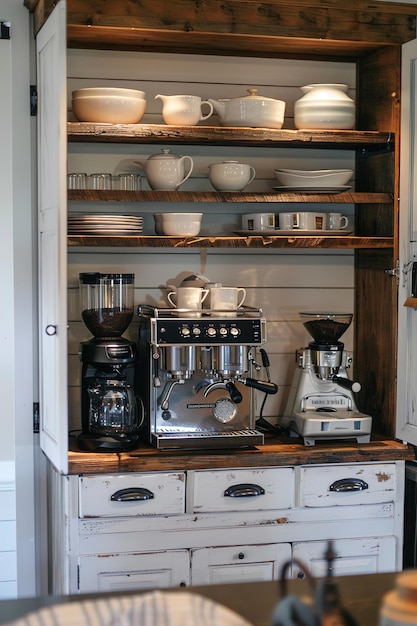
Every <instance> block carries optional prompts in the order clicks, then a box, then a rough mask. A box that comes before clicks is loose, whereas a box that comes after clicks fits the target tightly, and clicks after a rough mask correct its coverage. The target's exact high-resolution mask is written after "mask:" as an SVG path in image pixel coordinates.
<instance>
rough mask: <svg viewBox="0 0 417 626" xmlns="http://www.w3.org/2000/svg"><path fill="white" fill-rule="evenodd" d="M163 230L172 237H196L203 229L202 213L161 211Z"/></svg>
mask: <svg viewBox="0 0 417 626" xmlns="http://www.w3.org/2000/svg"><path fill="white" fill-rule="evenodd" d="M161 216H162V224H161V226H162V231H163V233H164V235H169V236H171V237H195V236H196V235H198V233H199V232H200V229H201V220H202V217H203V214H202V213H161Z"/></svg>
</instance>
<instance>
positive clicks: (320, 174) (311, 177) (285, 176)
mask: <svg viewBox="0 0 417 626" xmlns="http://www.w3.org/2000/svg"><path fill="white" fill-rule="evenodd" d="M274 174H275V177H276V178H277V180H278V182H279V183H280V184H281V185H283V186H286V187H306V186H310V187H341V186H343V185H346V183H347V182H348V181H349V180H350V179H351V178H352V176H353V170H312V171H308V170H305V171H302V170H274Z"/></svg>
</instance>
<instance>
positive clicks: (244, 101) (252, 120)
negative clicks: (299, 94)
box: [208, 89, 285, 129]
mask: <svg viewBox="0 0 417 626" xmlns="http://www.w3.org/2000/svg"><path fill="white" fill-rule="evenodd" d="M247 91H248V92H249V95H248V96H243V97H242V98H222V99H220V100H213V99H212V98H208V102H211V104H212V105H213V107H214V110H215V112H216V113H217V115H218V116H219V118H220V123H221V125H222V126H250V127H253V128H256V127H261V128H262V127H263V128H278V129H280V128H282V125H283V123H284V113H285V102H284V101H283V100H275V99H274V98H267V97H265V96H259V95H258V90H257V89H248V90H247Z"/></svg>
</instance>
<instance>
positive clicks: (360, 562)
mask: <svg viewBox="0 0 417 626" xmlns="http://www.w3.org/2000/svg"><path fill="white" fill-rule="evenodd" d="M292 549H293V551H292V555H293V558H294V559H299V560H300V561H302V563H303V564H304V565H306V567H307V568H308V570H309V571H310V573H311V574H312V575H313V576H314V578H316V577H317V578H323V577H325V576H326V574H327V561H326V559H325V553H326V550H327V542H326V541H308V542H307V541H306V542H304V541H303V542H300V543H293V546H292ZM333 549H334V552H335V553H336V558H335V560H334V561H333V570H332V571H333V574H334V575H335V576H350V575H354V574H375V573H377V572H394V571H395V570H396V564H395V537H373V538H371V539H339V540H337V541H334V542H333ZM299 572H300V569H299V568H298V567H297V566H293V570H292V573H293V578H298V577H299Z"/></svg>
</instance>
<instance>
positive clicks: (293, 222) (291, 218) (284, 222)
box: [278, 212, 327, 230]
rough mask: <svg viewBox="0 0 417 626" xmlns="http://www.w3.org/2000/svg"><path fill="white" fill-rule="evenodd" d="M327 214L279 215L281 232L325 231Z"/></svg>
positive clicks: (299, 213)
mask: <svg viewBox="0 0 417 626" xmlns="http://www.w3.org/2000/svg"><path fill="white" fill-rule="evenodd" d="M326 217H327V215H326V213H302V212H297V213H279V218H278V219H279V227H280V229H281V230H325V229H326Z"/></svg>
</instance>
